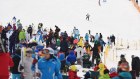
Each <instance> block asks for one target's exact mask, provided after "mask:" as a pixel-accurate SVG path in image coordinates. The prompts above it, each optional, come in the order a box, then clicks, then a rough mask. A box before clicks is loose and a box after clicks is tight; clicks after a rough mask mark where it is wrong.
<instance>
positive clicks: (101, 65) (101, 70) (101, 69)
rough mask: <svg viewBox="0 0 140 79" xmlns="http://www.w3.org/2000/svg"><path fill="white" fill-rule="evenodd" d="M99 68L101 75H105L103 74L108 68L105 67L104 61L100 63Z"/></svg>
mask: <svg viewBox="0 0 140 79" xmlns="http://www.w3.org/2000/svg"><path fill="white" fill-rule="evenodd" d="M99 69H100V70H99V72H100V75H101V76H103V75H104V70H105V69H106V68H105V65H104V64H103V63H100V64H99Z"/></svg>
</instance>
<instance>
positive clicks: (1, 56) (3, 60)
mask: <svg viewBox="0 0 140 79" xmlns="http://www.w3.org/2000/svg"><path fill="white" fill-rule="evenodd" d="M0 65H1V67H0V79H9V67H13V66H14V63H13V61H12V58H11V57H10V54H9V53H7V52H6V51H5V47H4V45H3V42H2V40H1V35H0Z"/></svg>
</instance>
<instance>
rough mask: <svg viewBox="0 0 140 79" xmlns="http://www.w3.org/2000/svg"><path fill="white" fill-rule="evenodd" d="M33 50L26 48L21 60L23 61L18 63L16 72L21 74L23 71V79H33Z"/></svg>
mask: <svg viewBox="0 0 140 79" xmlns="http://www.w3.org/2000/svg"><path fill="white" fill-rule="evenodd" d="M32 53H33V50H32V49H31V48H27V50H26V57H25V58H24V59H23V61H22V60H21V61H20V64H19V67H18V70H19V72H22V71H23V69H24V71H23V77H24V79H33V73H32V70H31V66H32V62H33V58H32Z"/></svg>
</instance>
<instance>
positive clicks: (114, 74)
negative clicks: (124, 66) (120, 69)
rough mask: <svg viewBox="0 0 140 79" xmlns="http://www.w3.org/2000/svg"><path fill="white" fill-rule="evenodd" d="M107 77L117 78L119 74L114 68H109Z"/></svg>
mask: <svg viewBox="0 0 140 79" xmlns="http://www.w3.org/2000/svg"><path fill="white" fill-rule="evenodd" d="M109 76H110V78H114V77H117V76H119V74H118V73H117V69H116V68H111V69H110V73H109Z"/></svg>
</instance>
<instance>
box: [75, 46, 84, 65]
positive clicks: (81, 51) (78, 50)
mask: <svg viewBox="0 0 140 79" xmlns="http://www.w3.org/2000/svg"><path fill="white" fill-rule="evenodd" d="M74 51H75V52H76V53H77V64H79V65H82V56H83V55H84V53H85V52H86V51H85V50H84V49H83V48H82V47H81V46H78V47H77V48H76V49H75V50H74Z"/></svg>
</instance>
